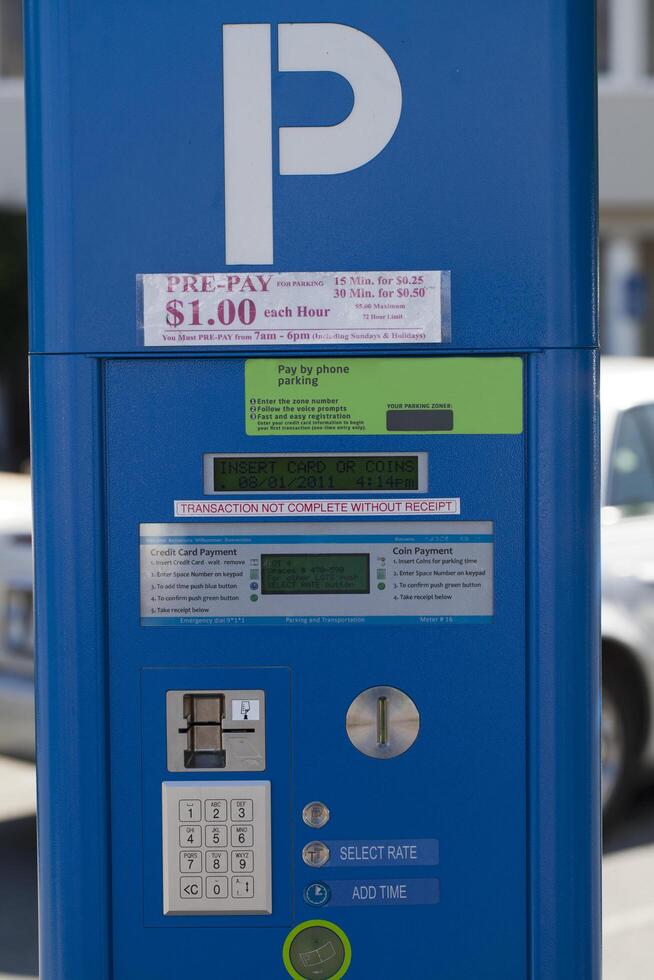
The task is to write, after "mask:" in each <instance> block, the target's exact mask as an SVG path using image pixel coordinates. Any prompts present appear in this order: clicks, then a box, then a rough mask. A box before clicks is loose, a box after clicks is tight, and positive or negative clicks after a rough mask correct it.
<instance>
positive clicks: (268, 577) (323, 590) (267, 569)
mask: <svg viewBox="0 0 654 980" xmlns="http://www.w3.org/2000/svg"><path fill="white" fill-rule="evenodd" d="M369 592H370V555H369V554H364V553H361V552H357V553H354V554H349V555H339V554H311V555H298V554H274V555H263V554H262V555H261V594H262V595H361V594H364V593H369Z"/></svg>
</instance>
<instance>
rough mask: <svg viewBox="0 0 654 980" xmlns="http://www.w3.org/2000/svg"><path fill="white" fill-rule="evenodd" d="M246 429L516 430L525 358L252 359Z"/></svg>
mask: <svg viewBox="0 0 654 980" xmlns="http://www.w3.org/2000/svg"><path fill="white" fill-rule="evenodd" d="M245 430H246V432H247V434H248V435H249V436H267V435H335V434H338V435H386V434H388V433H397V434H401V433H420V432H429V433H442V434H445V435H447V434H453V435H456V434H479V435H487V434H488V435H499V434H508V435H511V434H518V433H520V432H522V360H521V359H520V358H519V357H433V358H416V357H393V358H380V357H362V358H319V357H308V358H292V359H291V358H288V359H279V360H278V359H270V360H269V359H267V358H265V359H250V360H248V361H246V362H245Z"/></svg>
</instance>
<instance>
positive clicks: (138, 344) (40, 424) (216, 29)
mask: <svg viewBox="0 0 654 980" xmlns="http://www.w3.org/2000/svg"><path fill="white" fill-rule="evenodd" d="M26 7H27V52H28V58H27V61H28V65H27V103H28V120H29V126H28V131H29V223H30V261H31V351H32V354H31V391H32V421H33V473H34V499H35V546H36V637H37V665H38V684H37V688H38V691H37V699H38V756H39V836H40V895H41V911H40V916H41V975H42V977H43V978H44V980H89V978H93V980H110V978H111V980H143V978H149V977H152V978H154V977H156V978H157V980H173V978H174V980H178V978H179V977H180V976H184V977H205V976H211V975H213V974H214V973H215V971H216V969H217V964H219V967H220V972H221V975H222V974H225V975H228V974H229V975H233V976H235V977H241V978H243V980H255V978H259V977H266V978H278V980H283V978H284V977H289V976H290V977H295V978H300V980H311V978H314V980H337V978H340V977H347V978H348V980H350V978H352V980H371V978H373V977H374V978H388V980H398V978H408V977H411V978H413V977H427V976H429V977H434V978H436V977H447V978H451V980H470V978H475V980H484V978H488V980H491V978H493V980H495V978H497V977H502V978H511V980H527V978H539V980H552V978H556V980H568V978H569V980H579V978H580V977H594V978H597V977H598V975H599V973H598V971H599V966H598V963H599V959H598V957H599V954H598V949H599V940H598V916H599V901H598V881H599V877H598V867H599V864H598V860H599V767H598V716H599V712H598V651H597V640H598V629H597V621H598V619H597V579H598V576H597V551H596V526H597V523H596V517H597V509H596V472H597V456H596V445H597V442H596V429H595V399H596V392H597V385H596V363H597V362H596V359H597V348H596V339H597V336H596V325H595V315H594V305H593V304H594V296H595V293H596V288H595V286H596V284H595V281H594V261H595V260H594V241H593V229H594V227H595V185H594V178H593V175H594V168H595V129H594V118H595V117H594V50H593V41H592V38H593V33H594V32H593V4H592V2H591V0H574V2H573V0H541V2H539V3H535V2H532V3H525V2H524V0H505V2H503V3H501V4H488V3H487V2H482V0H469V2H468V3H465V4H461V3H447V2H445V0H429V2H427V0H416V2H413V3H408V4H407V3H405V4H388V3H379V2H372V0H350V2H348V3H347V4H346V3H343V2H337V0H333V2H332V0H330V2H328V3H325V2H324V0H323V2H321V3H317V2H315V0H304V2H303V3H290V4H289V3H287V4H281V3H276V2H272V3H263V2H261V0H244V2H241V3H239V4H234V3H228V2H225V0H197V2H195V3H193V4H191V5H189V4H180V3H177V2H173V0H157V3H154V2H152V0H133V2H131V3H129V4H127V3H119V2H105V3H94V2H89V0H85V2H82V0H60V2H58V3H57V4H52V3H50V4H47V3H37V2H36V0H28V2H27V4H26Z"/></svg>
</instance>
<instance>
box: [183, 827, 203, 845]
mask: <svg viewBox="0 0 654 980" xmlns="http://www.w3.org/2000/svg"><path fill="white" fill-rule="evenodd" d="M179 844H180V847H202V827H198V826H196V825H195V824H193V825H192V826H189V825H186V826H184V827H180V828H179Z"/></svg>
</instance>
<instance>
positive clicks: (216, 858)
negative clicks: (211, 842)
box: [205, 851, 229, 874]
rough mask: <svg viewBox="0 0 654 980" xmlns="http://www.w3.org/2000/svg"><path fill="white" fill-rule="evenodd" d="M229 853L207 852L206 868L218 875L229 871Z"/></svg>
mask: <svg viewBox="0 0 654 980" xmlns="http://www.w3.org/2000/svg"><path fill="white" fill-rule="evenodd" d="M228 865H229V862H228V860H227V851H207V853H206V856H205V868H206V870H207V871H211V872H213V874H217V873H218V872H225V871H229V866H228Z"/></svg>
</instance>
